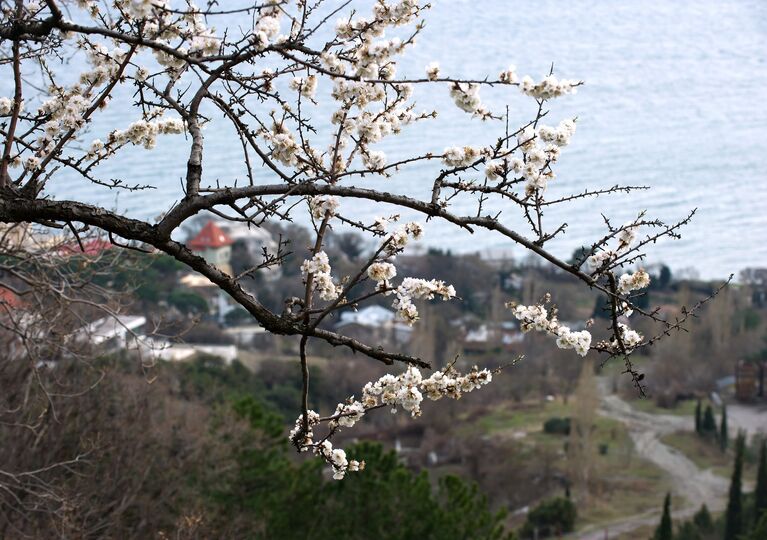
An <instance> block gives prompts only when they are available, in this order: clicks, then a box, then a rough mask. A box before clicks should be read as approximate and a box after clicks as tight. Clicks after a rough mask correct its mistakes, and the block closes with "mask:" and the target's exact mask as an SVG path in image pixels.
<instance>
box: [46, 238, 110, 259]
mask: <svg viewBox="0 0 767 540" xmlns="http://www.w3.org/2000/svg"><path fill="white" fill-rule="evenodd" d="M107 249H112V242H110V241H108V240H104V239H101V238H94V239H93V240H88V241H87V242H85V243H83V247H82V249H80V244H76V243H75V244H67V245H63V246H61V247H59V252H60V253H62V254H64V255H99V254H100V253H101V252H102V251H106V250H107Z"/></svg>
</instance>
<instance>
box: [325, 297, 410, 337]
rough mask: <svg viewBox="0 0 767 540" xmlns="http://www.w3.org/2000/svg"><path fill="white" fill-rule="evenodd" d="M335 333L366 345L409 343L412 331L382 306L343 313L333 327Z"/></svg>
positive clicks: (394, 314)
mask: <svg viewBox="0 0 767 540" xmlns="http://www.w3.org/2000/svg"><path fill="white" fill-rule="evenodd" d="M335 329H336V331H338V332H340V333H342V334H344V335H346V336H349V337H352V338H355V339H359V340H360V341H364V342H366V343H374V342H389V343H397V344H403V343H407V342H408V341H410V336H411V334H412V332H413V329H412V328H411V327H410V326H409V325H408V324H406V323H405V322H404V321H401V320H398V319H397V314H396V313H395V312H394V311H392V310H390V309H387V308H385V307H383V306H367V307H365V308H362V309H360V310H359V311H344V312H343V313H341V318H340V320H339V321H338V323H336V325H335Z"/></svg>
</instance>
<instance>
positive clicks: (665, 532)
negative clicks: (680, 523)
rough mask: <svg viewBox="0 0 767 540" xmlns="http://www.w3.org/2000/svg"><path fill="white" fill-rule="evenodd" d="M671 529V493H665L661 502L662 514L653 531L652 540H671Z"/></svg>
mask: <svg viewBox="0 0 767 540" xmlns="http://www.w3.org/2000/svg"><path fill="white" fill-rule="evenodd" d="M672 537H673V529H672V524H671V493H666V498H665V500H664V501H663V514H662V515H661V517H660V523H659V524H658V528H657V529H655V534H654V535H653V540H671V539H672Z"/></svg>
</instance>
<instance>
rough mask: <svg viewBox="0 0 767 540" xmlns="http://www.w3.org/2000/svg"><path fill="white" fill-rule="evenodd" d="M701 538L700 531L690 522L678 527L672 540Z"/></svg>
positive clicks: (699, 539) (696, 539) (695, 539)
mask: <svg viewBox="0 0 767 540" xmlns="http://www.w3.org/2000/svg"><path fill="white" fill-rule="evenodd" d="M702 538H703V536H701V534H700V531H699V530H698V528H697V527H696V526H695V524H694V523H692V522H691V521H685V522H684V523H682V526H681V527H679V530H677V532H676V534H675V535H674V540H701V539H702Z"/></svg>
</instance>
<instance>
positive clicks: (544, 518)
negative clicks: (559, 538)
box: [520, 497, 578, 538]
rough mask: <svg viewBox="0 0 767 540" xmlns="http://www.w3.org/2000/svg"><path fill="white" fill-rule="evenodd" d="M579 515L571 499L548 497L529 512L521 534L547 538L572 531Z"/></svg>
mask: <svg viewBox="0 0 767 540" xmlns="http://www.w3.org/2000/svg"><path fill="white" fill-rule="evenodd" d="M577 516H578V512H577V509H576V507H575V504H574V503H573V502H572V501H571V500H570V499H567V498H564V497H556V498H554V499H548V500H546V501H543V502H542V503H540V504H539V505H538V506H536V507H535V508H534V509H533V510H531V511H530V512H529V513H528V514H527V520H526V521H525V524H524V525H523V526H522V529H521V530H520V536H521V537H522V538H545V537H547V536H554V535H562V534H564V533H568V532H571V531H572V530H573V529H574V528H575V519H576V518H577Z"/></svg>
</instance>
